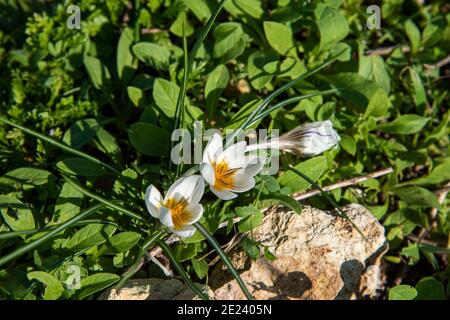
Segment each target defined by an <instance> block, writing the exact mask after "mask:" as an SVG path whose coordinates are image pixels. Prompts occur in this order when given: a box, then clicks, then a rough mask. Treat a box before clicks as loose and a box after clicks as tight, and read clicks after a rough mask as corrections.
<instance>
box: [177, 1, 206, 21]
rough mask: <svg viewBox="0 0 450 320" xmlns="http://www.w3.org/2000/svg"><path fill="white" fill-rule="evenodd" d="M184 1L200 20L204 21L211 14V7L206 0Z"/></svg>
mask: <svg viewBox="0 0 450 320" xmlns="http://www.w3.org/2000/svg"><path fill="white" fill-rule="evenodd" d="M183 2H184V4H185V5H186V7H187V8H188V9H189V10H191V11H192V13H193V14H194V15H195V16H196V17H197V19H198V20H200V21H202V22H204V21H206V20H208V18H209V17H210V16H211V9H210V8H209V7H208V4H207V2H206V0H196V1H191V0H183Z"/></svg>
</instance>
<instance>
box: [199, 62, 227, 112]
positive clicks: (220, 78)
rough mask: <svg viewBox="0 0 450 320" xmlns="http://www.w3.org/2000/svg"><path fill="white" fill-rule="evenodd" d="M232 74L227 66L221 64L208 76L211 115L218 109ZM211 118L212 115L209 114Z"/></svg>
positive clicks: (206, 93) (207, 93)
mask: <svg viewBox="0 0 450 320" xmlns="http://www.w3.org/2000/svg"><path fill="white" fill-rule="evenodd" d="M229 80H230V73H229V72H228V69H227V67H226V66H225V65H223V64H220V65H218V66H217V67H215V68H214V70H213V71H211V73H210V74H209V75H208V80H207V81H206V86H205V97H206V106H207V107H208V110H209V112H210V113H212V111H213V110H214V109H215V108H216V106H217V103H218V102H219V98H220V96H221V95H222V93H223V91H224V90H225V88H226V87H227V85H228V81H229ZM209 117H210V118H211V114H209Z"/></svg>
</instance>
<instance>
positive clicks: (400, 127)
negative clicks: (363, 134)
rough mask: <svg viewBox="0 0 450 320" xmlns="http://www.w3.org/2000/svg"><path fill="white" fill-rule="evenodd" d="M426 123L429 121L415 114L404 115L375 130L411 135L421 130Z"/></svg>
mask: <svg viewBox="0 0 450 320" xmlns="http://www.w3.org/2000/svg"><path fill="white" fill-rule="evenodd" d="M428 121H430V118H425V117H421V116H418V115H416V114H404V115H401V116H399V117H398V118H397V119H395V120H394V121H392V122H389V123H385V124H381V125H379V126H378V128H377V129H378V130H380V131H383V132H387V133H394V134H413V133H417V132H419V131H420V130H422V128H423V127H424V126H425V125H426V124H427V123H428Z"/></svg>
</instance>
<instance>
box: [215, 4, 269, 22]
mask: <svg viewBox="0 0 450 320" xmlns="http://www.w3.org/2000/svg"><path fill="white" fill-rule="evenodd" d="M224 8H225V10H226V11H228V12H229V13H230V14H231V15H232V16H234V17H239V18H241V19H248V17H252V18H254V19H258V20H259V19H261V17H262V15H263V14H264V9H263V8H262V2H261V0H233V1H225V5H224ZM244 21H245V20H244Z"/></svg>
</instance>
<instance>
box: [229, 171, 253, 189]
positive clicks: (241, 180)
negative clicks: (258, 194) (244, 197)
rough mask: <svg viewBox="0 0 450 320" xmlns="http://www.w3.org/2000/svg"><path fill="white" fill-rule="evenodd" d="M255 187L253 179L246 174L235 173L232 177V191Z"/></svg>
mask: <svg viewBox="0 0 450 320" xmlns="http://www.w3.org/2000/svg"><path fill="white" fill-rule="evenodd" d="M254 187H255V179H254V178H253V177H249V176H248V175H246V174H241V175H236V176H235V177H234V179H233V189H232V190H233V191H235V192H246V191H248V190H250V189H253V188H254Z"/></svg>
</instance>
